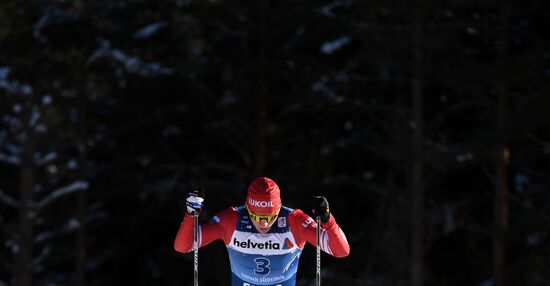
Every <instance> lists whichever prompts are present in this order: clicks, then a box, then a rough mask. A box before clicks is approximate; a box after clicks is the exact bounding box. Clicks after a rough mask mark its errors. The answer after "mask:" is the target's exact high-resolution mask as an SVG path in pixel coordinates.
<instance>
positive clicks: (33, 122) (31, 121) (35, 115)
mask: <svg viewBox="0 0 550 286" xmlns="http://www.w3.org/2000/svg"><path fill="white" fill-rule="evenodd" d="M41 117H42V114H41V113H40V112H39V111H38V108H37V107H36V106H33V108H32V114H31V119H29V126H35V125H36V123H37V122H38V120H40V118H41Z"/></svg>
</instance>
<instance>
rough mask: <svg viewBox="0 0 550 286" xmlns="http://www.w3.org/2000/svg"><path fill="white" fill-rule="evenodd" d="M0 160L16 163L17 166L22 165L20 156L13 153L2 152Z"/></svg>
mask: <svg viewBox="0 0 550 286" xmlns="http://www.w3.org/2000/svg"><path fill="white" fill-rule="evenodd" d="M0 161H2V162H5V163H8V164H12V165H15V166H19V165H21V159H20V158H19V157H17V156H13V155H7V154H4V153H0Z"/></svg>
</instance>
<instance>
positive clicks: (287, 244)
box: [283, 238, 294, 249]
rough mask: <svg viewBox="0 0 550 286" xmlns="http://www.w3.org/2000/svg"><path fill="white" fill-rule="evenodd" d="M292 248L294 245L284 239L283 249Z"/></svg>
mask: <svg viewBox="0 0 550 286" xmlns="http://www.w3.org/2000/svg"><path fill="white" fill-rule="evenodd" d="M293 247H294V244H292V242H291V241H290V239H288V238H285V242H283V249H291V248H293Z"/></svg>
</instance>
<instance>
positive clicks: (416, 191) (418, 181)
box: [411, 0, 424, 286]
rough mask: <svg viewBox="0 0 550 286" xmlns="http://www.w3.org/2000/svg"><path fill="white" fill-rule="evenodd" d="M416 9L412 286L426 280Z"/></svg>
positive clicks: (418, 16) (419, 18)
mask: <svg viewBox="0 0 550 286" xmlns="http://www.w3.org/2000/svg"><path fill="white" fill-rule="evenodd" d="M416 4H417V5H415V7H414V19H413V20H414V23H413V24H414V26H413V29H414V31H413V49H414V50H413V53H414V55H413V57H414V62H413V78H412V99H413V142H412V148H413V150H412V171H411V172H412V175H411V191H412V220H413V221H412V239H411V248H412V249H411V251H412V258H411V285H412V286H421V285H423V280H424V277H423V276H424V242H423V240H424V183H423V165H424V164H423V160H424V158H423V157H424V154H423V142H424V134H423V129H424V121H423V118H422V113H423V96H424V95H423V73H424V63H423V61H424V55H423V47H422V41H423V9H424V6H423V5H422V4H423V3H422V1H421V0H419V1H417V3H416Z"/></svg>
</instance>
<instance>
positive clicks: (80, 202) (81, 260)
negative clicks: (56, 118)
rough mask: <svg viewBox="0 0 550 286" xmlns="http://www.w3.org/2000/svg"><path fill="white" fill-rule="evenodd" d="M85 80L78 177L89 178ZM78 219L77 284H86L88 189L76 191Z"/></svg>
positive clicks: (80, 108) (80, 112)
mask: <svg viewBox="0 0 550 286" xmlns="http://www.w3.org/2000/svg"><path fill="white" fill-rule="evenodd" d="M84 86H85V82H81V83H80V87H79V88H80V91H79V94H78V96H79V99H78V125H79V128H78V139H77V142H78V143H77V144H79V145H78V146H77V149H78V168H79V172H78V177H79V179H81V180H85V179H86V178H87V175H86V174H87V172H86V170H87V169H86V153H87V150H86V149H85V148H86V135H87V134H86V125H87V121H86V92H85V91H84V90H83V89H84V88H83V87H84ZM76 207H77V210H76V219H77V220H78V225H79V227H78V229H77V230H76V244H75V250H76V259H75V264H76V265H75V284H74V285H76V286H84V285H85V284H86V283H85V281H86V280H85V278H86V275H85V274H86V270H85V265H86V221H85V218H86V189H84V190H81V191H79V192H77V193H76Z"/></svg>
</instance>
